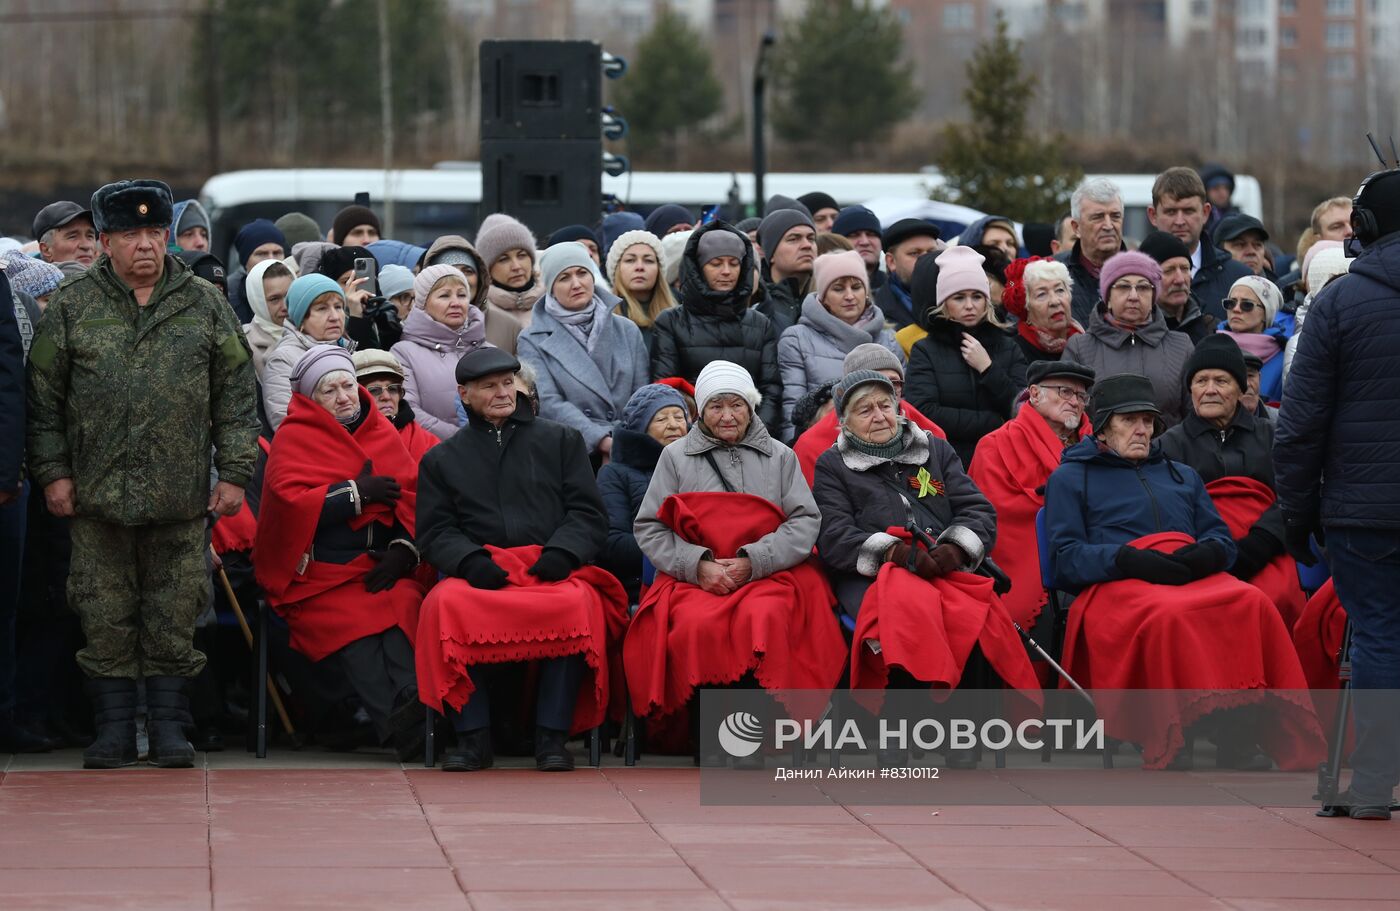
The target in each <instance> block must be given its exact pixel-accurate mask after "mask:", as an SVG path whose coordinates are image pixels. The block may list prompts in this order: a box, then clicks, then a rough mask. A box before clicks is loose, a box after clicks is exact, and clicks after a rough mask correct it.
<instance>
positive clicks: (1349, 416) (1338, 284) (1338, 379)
mask: <svg viewBox="0 0 1400 911" xmlns="http://www.w3.org/2000/svg"><path fill="white" fill-rule="evenodd" d="M1274 471H1275V474H1276V475H1277V477H1278V493H1279V501H1280V504H1281V506H1282V508H1283V511H1284V512H1285V513H1287V514H1296V515H1303V516H1312V515H1314V514H1316V513H1318V511H1319V510H1320V514H1321V518H1322V524H1324V525H1345V526H1361V527H1369V528H1385V529H1400V234H1392V235H1390V236H1389V237H1386V238H1384V239H1383V240H1381V241H1380V242H1378V243H1376V244H1373V245H1372V246H1370V247H1368V248H1366V249H1365V250H1363V251H1362V253H1361V255H1360V256H1358V257H1357V258H1356V259H1355V260H1353V261H1352V264H1351V271H1350V272H1348V273H1347V274H1346V275H1344V276H1342V277H1341V278H1339V279H1337V280H1336V281H1334V282H1332V283H1331V284H1329V285H1328V286H1327V287H1326V288H1324V289H1322V291H1320V292H1318V295H1317V297H1315V298H1314V299H1313V302H1312V305H1311V306H1310V307H1309V308H1308V317H1307V319H1306V320H1304V321H1303V328H1302V331H1301V332H1300V333H1299V337H1298V350H1297V353H1296V354H1295V355H1294V357H1293V365H1292V369H1291V370H1290V371H1289V374H1288V385H1287V389H1286V391H1285V395H1284V397H1283V407H1282V409H1281V410H1280V412H1279V423H1278V428H1277V430H1276V432H1275V434H1274Z"/></svg>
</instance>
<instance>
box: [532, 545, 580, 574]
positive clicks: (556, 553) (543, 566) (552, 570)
mask: <svg viewBox="0 0 1400 911" xmlns="http://www.w3.org/2000/svg"><path fill="white" fill-rule="evenodd" d="M575 568H576V565H575V563H574V555H573V554H571V553H569V552H568V551H567V550H564V549H562V548H559V547H546V548H545V549H544V550H542V551H540V558H539V559H538V560H536V561H535V565H534V566H532V567H530V568H529V569H528V570H526V571H527V572H528V573H529V574H530V575H532V576H534V577H535V578H537V579H539V580H540V581H541V582H562V581H564V580H565V579H567V578H569V573H571V572H573V571H574V569H575Z"/></svg>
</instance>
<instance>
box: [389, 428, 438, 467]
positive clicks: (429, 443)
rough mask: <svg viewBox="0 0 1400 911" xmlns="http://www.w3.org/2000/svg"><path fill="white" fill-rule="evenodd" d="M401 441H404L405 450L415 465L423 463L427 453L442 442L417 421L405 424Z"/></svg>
mask: <svg viewBox="0 0 1400 911" xmlns="http://www.w3.org/2000/svg"><path fill="white" fill-rule="evenodd" d="M399 439H400V440H402V441H403V448H404V449H407V450H408V454H409V456H411V457H412V458H413V464H415V465H417V464H418V463H419V462H421V461H423V454H424V453H425V452H427V451H428V450H429V449H432V448H433V447H434V446H436V445H437V444H438V443H441V442H442V440H441V439H439V438H438V435H437V434H435V433H430V432H429V431H427V430H424V429H423V425H422V424H419V423H418V422H417V421H409V422H408V423H407V424H405V425H404V426H403V428H402V429H400V430H399Z"/></svg>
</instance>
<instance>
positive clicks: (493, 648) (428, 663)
mask: <svg viewBox="0 0 1400 911" xmlns="http://www.w3.org/2000/svg"><path fill="white" fill-rule="evenodd" d="M543 549H544V548H543V547H541V546H540V545H538V544H532V545H529V546H527V547H512V548H509V549H502V548H499V547H491V546H488V547H487V548H486V550H487V552H488V553H490V554H491V559H493V560H495V561H496V565H498V566H500V567H501V569H503V570H505V571H506V572H507V573H509V576H510V579H509V582H508V584H507V585H506V587H505V588H501V589H497V590H495V591H488V590H483V589H478V588H472V586H471V585H470V584H469V583H468V582H466V580H464V579H444V580H443V581H441V582H439V583H438V584H437V585H436V586H434V587H433V590H432V591H431V592H430V593H429V594H428V597H427V599H426V600H424V602H423V610H422V612H421V614H420V617H419V620H418V648H417V650H416V661H417V666H418V698H419V699H421V700H422V701H423V703H424V704H426V705H430V706H432V707H433V708H435V709H438V710H441V709H442V707H443V704H444V703H445V704H447V705H450V706H452V707H453V708H455V709H460V708H461V707H462V706H464V705H466V704H467V700H469V699H470V698H471V695H472V691H473V690H475V688H476V687H475V686H474V685H473V684H472V681H471V678H470V677H468V676H467V671H468V669H470V668H471V667H472V666H473V665H477V664H499V663H502V662H507V661H534V660H537V659H540V658H560V657H563V656H565V655H578V654H582V655H583V657H584V661H585V663H586V664H587V668H588V670H587V673H586V674H585V677H584V682H583V684H582V685H580V686H579V692H578V702H577V703H575V705H574V721H573V728H572V732H573V733H577V732H579V731H586V730H589V729H591V728H595V727H597V726H598V725H599V724H600V723H602V721H603V716H604V715H605V714H606V712H607V707H608V677H609V674H608V654H609V651H608V650H609V646H610V645H611V644H613V643H616V642H617V641H618V640H619V639H621V638H622V633H623V630H624V629H625V628H626V626H627V592H626V591H624V590H623V588H622V585H621V583H619V582H618V581H617V579H615V578H613V576H612V574H610V573H607V572H605V571H603V570H601V569H599V568H598V567H596V566H585V567H583V568H582V569H580V570H577V571H575V572H573V573H571V574H570V575H569V577H568V578H567V579H565V580H563V581H562V582H541V581H540V580H539V579H536V578H535V577H534V576H532V575H530V574H529V573H528V572H526V570H528V569H529V568H530V567H531V566H533V565H534V563H535V561H536V560H538V559H539V556H540V551H542V550H543ZM435 644H436V646H435Z"/></svg>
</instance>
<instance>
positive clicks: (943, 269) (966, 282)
mask: <svg viewBox="0 0 1400 911" xmlns="http://www.w3.org/2000/svg"><path fill="white" fill-rule="evenodd" d="M985 261H986V257H985V256H983V255H982V254H981V253H978V252H977V251H976V250H974V249H972V248H971V247H968V246H964V245H962V244H959V245H958V246H956V247H949V248H948V249H946V250H944V251H943V252H942V253H940V254H938V259H936V260H934V262H935V263H937V265H938V285H937V291H936V292H935V293H936V294H937V295H938V303H939V304H942V303H943V302H944V301H946V300H947V299H948V298H950V297H952V296H953V295H954V294H957V293H958V292H959V291H981V292H982V293H983V294H985V295H987V297H988V298H991V296H992V286H991V283H990V282H988V281H987V273H986V272H983V271H982V263H983V262H985Z"/></svg>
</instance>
